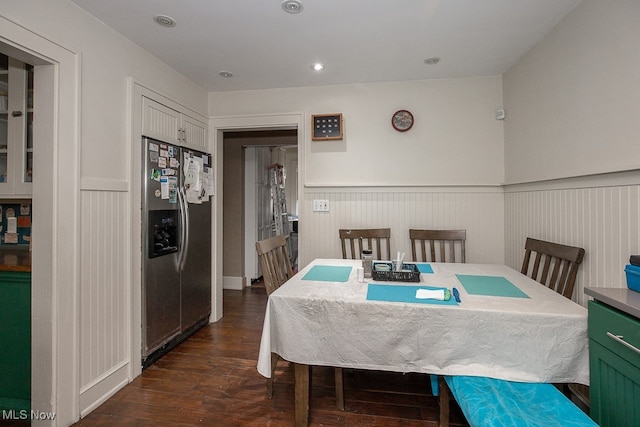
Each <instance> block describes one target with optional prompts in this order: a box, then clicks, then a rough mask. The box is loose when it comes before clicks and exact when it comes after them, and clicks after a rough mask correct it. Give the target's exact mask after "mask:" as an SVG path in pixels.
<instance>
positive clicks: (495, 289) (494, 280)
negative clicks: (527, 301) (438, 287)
mask: <svg viewBox="0 0 640 427" xmlns="http://www.w3.org/2000/svg"><path fill="white" fill-rule="evenodd" d="M456 277H457V278H458V280H459V281H460V283H462V286H464V289H465V290H466V291H467V293H468V294H471V295H491V296H496V297H513V298H529V296H528V295H527V294H525V293H524V292H522V291H521V290H520V289H519V288H518V287H517V286H516V285H514V284H513V283H511V282H510V281H508V280H507V279H505V278H504V277H502V276H471V275H466V274H456Z"/></svg>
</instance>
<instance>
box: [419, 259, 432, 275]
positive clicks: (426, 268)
mask: <svg viewBox="0 0 640 427" xmlns="http://www.w3.org/2000/svg"><path fill="white" fill-rule="evenodd" d="M416 267H418V271H420V273H427V274H433V268H431V264H425V263H420V262H416Z"/></svg>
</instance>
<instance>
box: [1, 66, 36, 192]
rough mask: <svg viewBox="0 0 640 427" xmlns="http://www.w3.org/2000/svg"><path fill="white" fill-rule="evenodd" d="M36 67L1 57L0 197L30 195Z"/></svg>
mask: <svg viewBox="0 0 640 427" xmlns="http://www.w3.org/2000/svg"><path fill="white" fill-rule="evenodd" d="M32 101H33V67H31V66H30V65H27V64H25V63H23V62H20V61H17V60H15V59H13V58H9V57H7V56H5V55H0V194H3V195H9V196H25V197H30V195H31V178H32V175H31V174H32V169H31V168H32V165H33V140H32V135H33V133H32V132H31V129H32V122H33V108H32V107H33V105H31V104H32Z"/></svg>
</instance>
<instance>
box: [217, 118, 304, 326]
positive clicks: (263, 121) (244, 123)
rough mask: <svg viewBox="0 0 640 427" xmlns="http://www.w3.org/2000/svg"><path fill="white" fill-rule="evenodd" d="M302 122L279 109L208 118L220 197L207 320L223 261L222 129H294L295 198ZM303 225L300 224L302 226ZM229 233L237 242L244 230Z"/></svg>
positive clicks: (220, 285)
mask: <svg viewBox="0 0 640 427" xmlns="http://www.w3.org/2000/svg"><path fill="white" fill-rule="evenodd" d="M305 122H306V119H305V115H304V113H283V114H266V115H247V116H225V117H212V118H211V119H210V121H209V129H210V131H211V133H212V135H213V155H214V163H215V171H216V173H215V192H216V194H219V195H222V197H216V198H215V208H214V245H215V246H214V263H215V269H214V272H215V273H214V280H213V295H212V313H211V321H212V322H215V321H218V320H220V319H221V318H222V315H223V312H222V298H223V292H222V290H223V284H224V280H223V270H224V269H223V264H224V258H225V255H224V250H223V236H224V235H225V228H226V227H225V224H224V220H223V213H224V206H223V201H224V197H225V195H226V192H225V191H224V188H223V187H224V179H223V171H224V161H225V157H226V155H225V150H224V140H225V133H227V132H240V131H273V130H292V131H295V132H296V145H297V152H298V173H297V178H298V182H299V183H300V184H298V186H297V187H298V190H297V193H298V194H297V196H298V197H297V198H298V200H300V199H301V194H302V185H301V183H302V179H301V177H303V176H304V165H305V163H304V149H303V141H304V129H305V126H304V123H305ZM299 220H300V221H304V218H303V217H302V212H301V214H300V215H299ZM303 228H304V227H303ZM299 232H300V234H299V236H300V240H299V241H300V242H303V241H304V234H303V233H304V230H303V229H300V230H299ZM228 233H231V234H230V235H231V236H236V237H235V238H236V239H239V241H240V242H244V234H243V233H244V232H243V230H242V229H241V228H240V229H235V230H229V231H228ZM304 254H305V252H304V245H302V244H301V245H300V246H299V250H298V258H299V259H304Z"/></svg>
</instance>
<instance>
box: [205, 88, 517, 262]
mask: <svg viewBox="0 0 640 427" xmlns="http://www.w3.org/2000/svg"><path fill="white" fill-rule="evenodd" d="M501 106H502V90H501V78H500V77H499V76H491V77H481V78H469V79H449V80H429V81H417V82H391V83H371V84H355V85H340V86H327V87H307V88H293V89H275V90H260V91H236V92H218V93H211V94H210V95H209V112H210V114H211V116H214V119H213V121H212V123H213V127H215V126H216V123H218V122H220V123H226V124H228V123H229V122H233V120H234V119H233V117H234V116H235V117H244V119H242V120H243V121H246V122H251V117H252V115H255V117H256V119H255V120H256V123H259V122H260V121H262V120H264V116H269V115H277V114H279V113H283V112H287V111H299V112H301V113H300V114H302V115H303V116H304V123H303V124H302V125H301V126H299V127H298V129H299V133H300V135H299V140H300V143H299V147H298V150H299V151H298V154H299V170H300V174H301V176H300V182H299V185H300V186H301V189H302V190H301V196H300V224H299V230H300V240H299V249H300V252H299V265H300V266H301V267H302V266H304V265H306V263H308V262H309V261H311V260H312V259H314V258H316V257H332V258H336V257H337V258H340V257H341V252H340V249H339V246H338V245H339V239H338V229H339V228H357V227H362V228H366V227H391V229H392V250H393V251H394V253H395V251H396V250H400V251H404V252H407V253H410V247H409V238H408V229H409V228H410V227H416V228H465V229H467V231H468V235H467V236H468V244H469V245H470V253H469V257H468V259H469V262H493V263H503V262H504V261H503V260H504V235H503V215H504V208H503V196H502V190H501V188H500V185H501V184H502V182H503V180H504V157H503V152H504V147H503V142H502V141H503V130H502V122H501V121H496V119H495V110H496V109H498V108H501ZM399 109H408V110H410V111H411V112H412V113H413V115H414V118H415V124H414V127H413V128H412V129H411V130H410V131H408V132H405V133H400V132H397V131H395V130H393V128H392V127H391V116H392V114H393V112H394V111H396V110H399ZM327 113H342V114H343V117H344V140H341V141H322V142H318V141H312V140H311V134H310V123H311V115H313V114H327ZM215 116H220V117H219V118H217V119H216V118H215ZM225 117H228V118H227V119H225ZM212 133H213V134H215V133H216V132H215V129H212ZM314 198H321V199H328V200H329V204H330V212H328V213H317V212H312V209H311V206H312V201H313V199H314ZM483 245H484V247H485V248H486V249H485V250H483Z"/></svg>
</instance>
